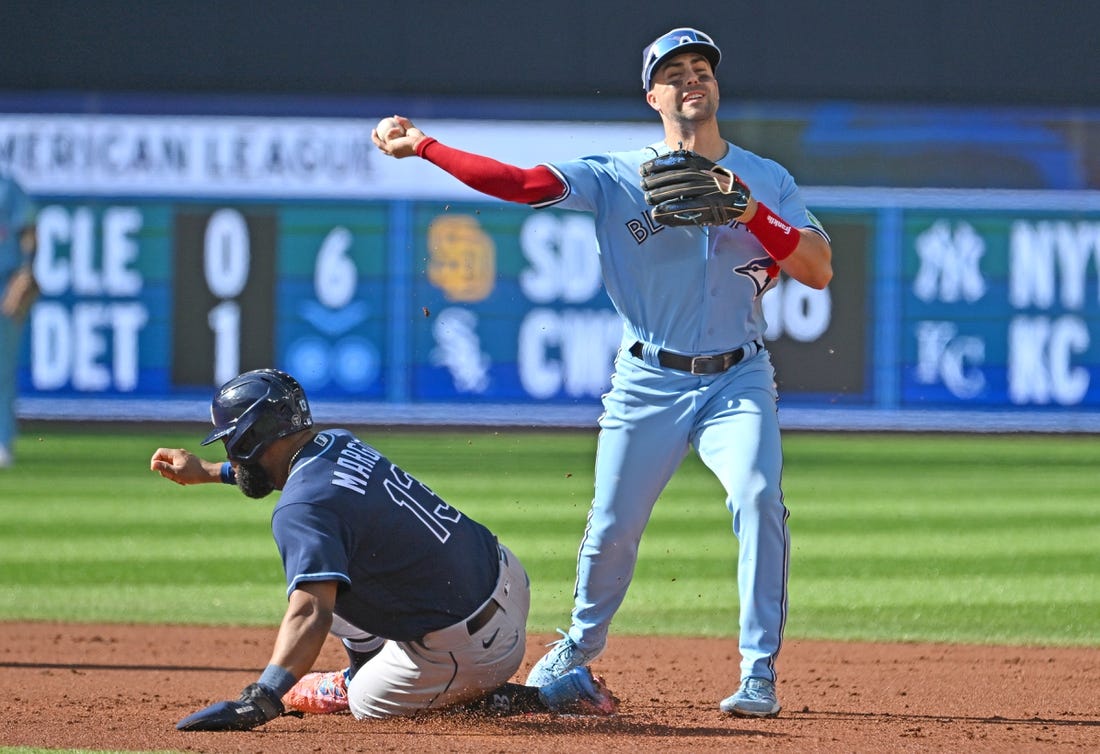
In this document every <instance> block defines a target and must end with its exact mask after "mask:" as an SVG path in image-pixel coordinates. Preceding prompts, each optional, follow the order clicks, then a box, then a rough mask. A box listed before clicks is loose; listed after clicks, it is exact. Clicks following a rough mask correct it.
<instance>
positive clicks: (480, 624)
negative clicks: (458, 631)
mask: <svg viewBox="0 0 1100 754" xmlns="http://www.w3.org/2000/svg"><path fill="white" fill-rule="evenodd" d="M500 609H501V607H500V603H499V602H497V601H496V598H493V599H491V600H489V603H488V604H487V605H485V607H483V608H481V611H480V612H479V613H478V614H477V615H475V616H474V617H472V618H470V619H469V620H468V621H466V630H467V631H468V632H469V634H470V636H473V635H474V634H476V633H477V632H478V631H480V630H481V629H483V628H485V626H487V625H488V624H489V621H491V620H492V619H493V616H494V615H496V614H497V610H500Z"/></svg>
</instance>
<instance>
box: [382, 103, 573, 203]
mask: <svg viewBox="0 0 1100 754" xmlns="http://www.w3.org/2000/svg"><path fill="white" fill-rule="evenodd" d="M385 121H386V125H385V126H383V125H382V124H379V127H377V128H375V129H374V130H373V131H371V140H372V141H373V142H374V145H375V146H376V147H378V148H379V149H380V150H381V151H383V152H385V153H386V154H388V155H390V156H391V157H411V156H413V155H417V156H418V157H420V158H422V159H425V160H427V161H428V162H430V163H432V164H433V165H435V166H436V167H438V168H442V169H443V170H445V171H446V172H448V173H450V174H451V175H453V176H454V177H455V178H457V179H458V180H460V181H462V182H463V183H465V184H466V185H467V186H469V187H470V188H472V189H474V190H476V191H480V192H481V193H483V194H487V195H488V196H495V197H496V198H497V199H503V200H504V201H506V202H516V203H517V204H541V203H543V202H548V201H551V200H554V199H559V198H561V197H563V196H565V193H566V188H565V184H564V183H562V182H561V179H559V178H558V177H557V176H556V175H555V174H554V173H553V171H551V170H550V168H548V167H546V166H545V165H536V166H535V167H533V168H521V167H517V166H515V165H509V164H508V163H505V162H500V161H499V160H494V159H492V158H491V157H486V156H484V155H479V154H474V153H472V152H464V151H462V150H460V149H455V148H454V147H449V146H447V145H446V144H443V143H441V142H439V141H437V140H436V139H434V138H432V137H431V136H427V135H425V134H424V132H423V131H421V130H420V129H419V128H417V127H416V126H414V125H413V122H412V121H411V120H409V119H408V118H404V117H402V116H400V115H395V116H393V118H392V119H390V118H386V119H385ZM391 124H392V125H391ZM379 128H383V129H384V133H379Z"/></svg>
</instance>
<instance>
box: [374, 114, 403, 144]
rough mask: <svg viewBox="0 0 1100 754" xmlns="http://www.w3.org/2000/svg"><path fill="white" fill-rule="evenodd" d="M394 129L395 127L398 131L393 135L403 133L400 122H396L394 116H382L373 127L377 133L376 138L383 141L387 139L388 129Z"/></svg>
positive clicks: (401, 134)
mask: <svg viewBox="0 0 1100 754" xmlns="http://www.w3.org/2000/svg"><path fill="white" fill-rule="evenodd" d="M394 129H397V130H398V132H399V133H396V134H394V136H395V137H396V136H404V135H405V129H404V128H402V127H401V124H400V123H398V122H397V119H396V118H383V119H382V120H380V121H378V125H377V126H375V127H374V132H375V133H376V134H378V138H379V139H381V140H382V142H383V143H385V142H387V141H389V139H388V138H387V137H388V135H389V133H390V131H393V130H394Z"/></svg>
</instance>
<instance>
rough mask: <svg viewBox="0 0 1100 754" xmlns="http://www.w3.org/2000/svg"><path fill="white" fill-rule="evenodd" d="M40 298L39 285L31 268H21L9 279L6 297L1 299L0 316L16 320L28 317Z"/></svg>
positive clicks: (5, 290) (5, 291)
mask: <svg viewBox="0 0 1100 754" xmlns="http://www.w3.org/2000/svg"><path fill="white" fill-rule="evenodd" d="M37 298H38V283H37V281H35V279H34V273H33V272H31V270H30V268H29V267H21V268H19V269H18V270H17V271H15V272H14V273H12V276H11V277H10V278H8V284H7V286H6V287H5V288H4V295H3V296H2V297H0V314H3V315H4V316H5V317H10V318H11V319H14V320H17V321H18V320H22V319H23V318H24V317H25V316H27V312H28V311H29V310H30V308H31V304H33V303H34V301H35V299H37Z"/></svg>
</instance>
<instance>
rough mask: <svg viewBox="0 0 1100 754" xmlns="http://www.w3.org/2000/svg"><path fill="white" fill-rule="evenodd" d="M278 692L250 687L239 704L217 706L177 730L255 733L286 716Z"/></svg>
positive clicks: (181, 723)
mask: <svg viewBox="0 0 1100 754" xmlns="http://www.w3.org/2000/svg"><path fill="white" fill-rule="evenodd" d="M284 711H285V708H284V707H283V703H282V701H280V700H279V697H278V696H276V695H275V692H273V691H271V690H269V689H268V688H266V687H264V686H261V685H260V684H258V683H250V684H249V685H248V686H245V689H244V691H242V692H241V696H240V698H239V699H238V700H237V701H235V702H217V703H216V704H211V705H210V706H209V707H206V708H205V709H201V710H199V711H198V712H193V713H192V714H190V715H188V716H187V717H185V718H183V719H182V720H180V721H179V722H178V723H176V729H177V730H252V729H253V728H255V727H256V726H258V725H263V724H264V723H266V722H267V721H268V720H274V719H275V718H276V717H278V716H279V715H281V714H283V712H284Z"/></svg>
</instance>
